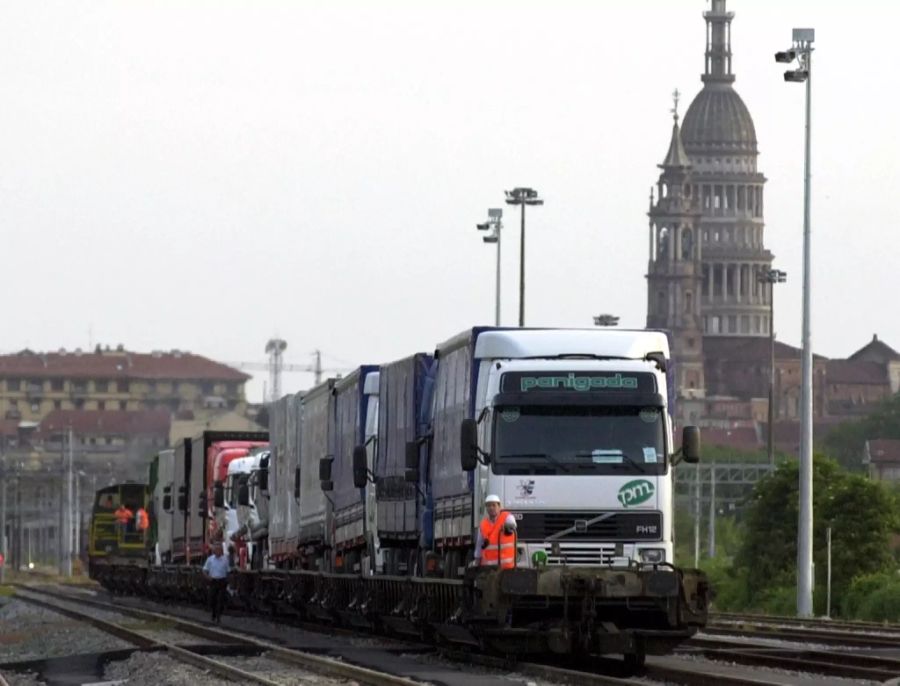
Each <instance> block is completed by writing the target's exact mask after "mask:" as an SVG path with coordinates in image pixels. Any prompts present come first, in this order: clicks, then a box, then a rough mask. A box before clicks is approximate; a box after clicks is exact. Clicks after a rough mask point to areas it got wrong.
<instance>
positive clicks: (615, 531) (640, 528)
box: [513, 510, 662, 542]
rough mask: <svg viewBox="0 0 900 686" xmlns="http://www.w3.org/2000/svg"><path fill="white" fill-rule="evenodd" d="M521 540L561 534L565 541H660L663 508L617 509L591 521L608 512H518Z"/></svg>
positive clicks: (538, 539) (539, 539)
mask: <svg viewBox="0 0 900 686" xmlns="http://www.w3.org/2000/svg"><path fill="white" fill-rule="evenodd" d="M513 514H514V515H515V517H516V521H517V524H518V534H519V540H520V541H545V540H546V539H547V538H548V537H549V536H553V535H554V534H559V533H560V532H563V531H566V530H567V529H571V531H569V532H568V533H566V534H564V535H562V536H560V538H559V540H560V542H564V541H658V540H660V539H661V538H662V514H661V513H659V512H614V513H612V516H611V517H608V518H606V519H604V520H603V521H600V522H595V523H593V524H589V522H590V521H591V520H592V519H595V518H597V517H599V516H601V515H603V514H606V513H605V512H603V511H602V510H601V511H594V512H514V513H513Z"/></svg>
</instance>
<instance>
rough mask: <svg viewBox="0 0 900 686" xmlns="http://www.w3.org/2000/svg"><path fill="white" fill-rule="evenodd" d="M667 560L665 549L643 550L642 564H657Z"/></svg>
mask: <svg viewBox="0 0 900 686" xmlns="http://www.w3.org/2000/svg"><path fill="white" fill-rule="evenodd" d="M665 559H666V551H665V548H641V562H646V563H648V564H656V563H659V562H663V561H664V560H665Z"/></svg>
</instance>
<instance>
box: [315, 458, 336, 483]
mask: <svg viewBox="0 0 900 686" xmlns="http://www.w3.org/2000/svg"><path fill="white" fill-rule="evenodd" d="M332 462H334V457H332V456H331V455H326V456H325V457H323V458H322V459H321V460H319V481H331V463H332Z"/></svg>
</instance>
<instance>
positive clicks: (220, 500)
mask: <svg viewBox="0 0 900 686" xmlns="http://www.w3.org/2000/svg"><path fill="white" fill-rule="evenodd" d="M213 505H214V506H215V507H225V487H224V486H223V485H222V482H221V481H217V482H216V483H215V484H213Z"/></svg>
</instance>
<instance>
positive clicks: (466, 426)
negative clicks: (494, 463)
mask: <svg viewBox="0 0 900 686" xmlns="http://www.w3.org/2000/svg"><path fill="white" fill-rule="evenodd" d="M459 462H460V464H461V465H462V468H463V471H465V472H471V471H472V470H473V469H475V467H477V466H478V424H477V422H476V421H475V420H474V419H463V420H462V424H461V425H460V431H459Z"/></svg>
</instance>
